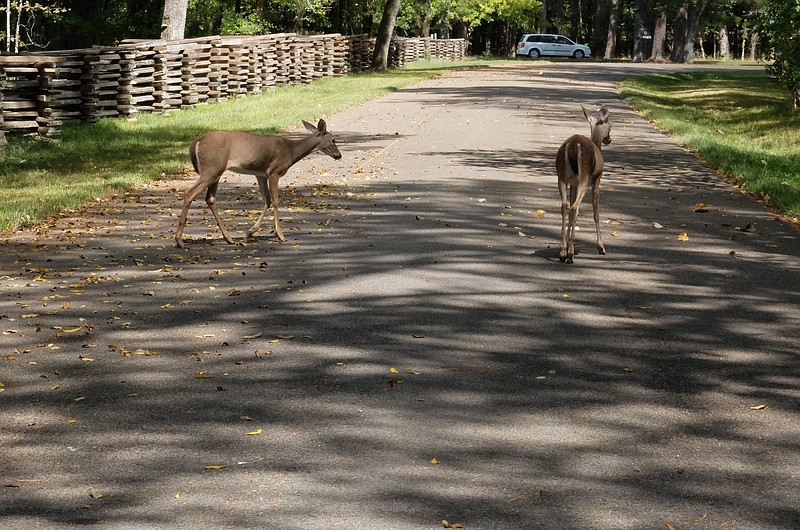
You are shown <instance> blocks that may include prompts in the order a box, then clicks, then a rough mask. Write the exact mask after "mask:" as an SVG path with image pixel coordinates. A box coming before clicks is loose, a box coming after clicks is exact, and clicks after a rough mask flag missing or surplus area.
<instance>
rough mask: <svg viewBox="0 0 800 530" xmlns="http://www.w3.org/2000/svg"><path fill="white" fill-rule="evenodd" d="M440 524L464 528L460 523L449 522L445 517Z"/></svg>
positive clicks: (445, 526)
mask: <svg viewBox="0 0 800 530" xmlns="http://www.w3.org/2000/svg"><path fill="white" fill-rule="evenodd" d="M442 526H443V527H444V528H464V525H462V524H460V523H449V522H447V520H445V519H442Z"/></svg>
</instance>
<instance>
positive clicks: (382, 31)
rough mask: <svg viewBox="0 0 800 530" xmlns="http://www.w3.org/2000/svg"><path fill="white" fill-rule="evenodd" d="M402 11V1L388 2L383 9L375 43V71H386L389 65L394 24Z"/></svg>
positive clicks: (373, 64)
mask: <svg viewBox="0 0 800 530" xmlns="http://www.w3.org/2000/svg"><path fill="white" fill-rule="evenodd" d="M399 11H400V0H386V5H385V6H384V7H383V16H382V17H381V25H380V26H379V27H378V38H377V40H376V42H375V55H373V56H372V69H373V70H386V68H387V67H388V65H389V45H390V44H391V43H392V34H393V33H394V24H395V22H397V13H398V12H399Z"/></svg>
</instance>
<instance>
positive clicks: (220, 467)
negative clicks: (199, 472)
mask: <svg viewBox="0 0 800 530" xmlns="http://www.w3.org/2000/svg"><path fill="white" fill-rule="evenodd" d="M226 467H228V466H218V465H211V466H203V469H225V468H226Z"/></svg>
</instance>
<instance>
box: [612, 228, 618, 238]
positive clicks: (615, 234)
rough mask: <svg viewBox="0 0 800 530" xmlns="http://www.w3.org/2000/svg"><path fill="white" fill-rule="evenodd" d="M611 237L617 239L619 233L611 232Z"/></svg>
mask: <svg viewBox="0 0 800 530" xmlns="http://www.w3.org/2000/svg"><path fill="white" fill-rule="evenodd" d="M611 235H612V236H613V237H619V232H617V231H616V230H614V231H613V232H611Z"/></svg>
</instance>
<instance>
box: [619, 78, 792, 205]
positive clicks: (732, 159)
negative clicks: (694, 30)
mask: <svg viewBox="0 0 800 530" xmlns="http://www.w3.org/2000/svg"><path fill="white" fill-rule="evenodd" d="M620 94H621V95H622V97H623V98H625V100H626V101H627V102H628V103H630V104H631V105H632V106H633V107H634V108H636V109H638V110H639V111H640V112H641V113H642V115H644V116H645V117H647V118H648V119H650V120H652V121H653V122H654V123H656V124H657V125H658V127H659V128H661V129H662V130H664V131H666V132H668V133H669V134H671V135H673V136H675V137H676V138H677V139H678V141H680V142H681V143H682V144H684V145H685V146H686V147H687V148H689V149H690V150H692V151H694V152H696V153H697V154H698V155H699V156H700V157H701V158H702V159H703V160H705V161H706V162H707V163H708V164H710V165H711V166H713V167H715V168H717V169H719V170H720V171H721V172H722V173H723V174H725V175H727V176H728V177H729V178H730V179H731V180H732V181H734V182H736V183H737V184H739V185H741V186H742V187H744V188H745V189H747V190H748V191H749V192H751V193H753V194H754V195H756V196H758V197H761V198H763V199H764V200H765V201H766V202H767V203H768V204H770V206H772V207H774V208H775V209H777V210H778V211H780V212H782V213H785V214H788V215H790V216H792V217H795V218H798V217H800V114H798V113H796V112H794V111H793V110H792V106H791V100H790V98H789V95H788V93H787V92H786V91H785V89H784V88H783V87H782V86H781V85H780V84H778V83H777V82H775V81H774V80H773V79H770V78H769V77H768V76H767V74H766V73H765V72H763V71H748V72H725V73H682V74H659V75H652V76H647V77H640V78H632V79H629V80H627V81H625V82H624V83H622V85H621V86H620Z"/></svg>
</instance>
